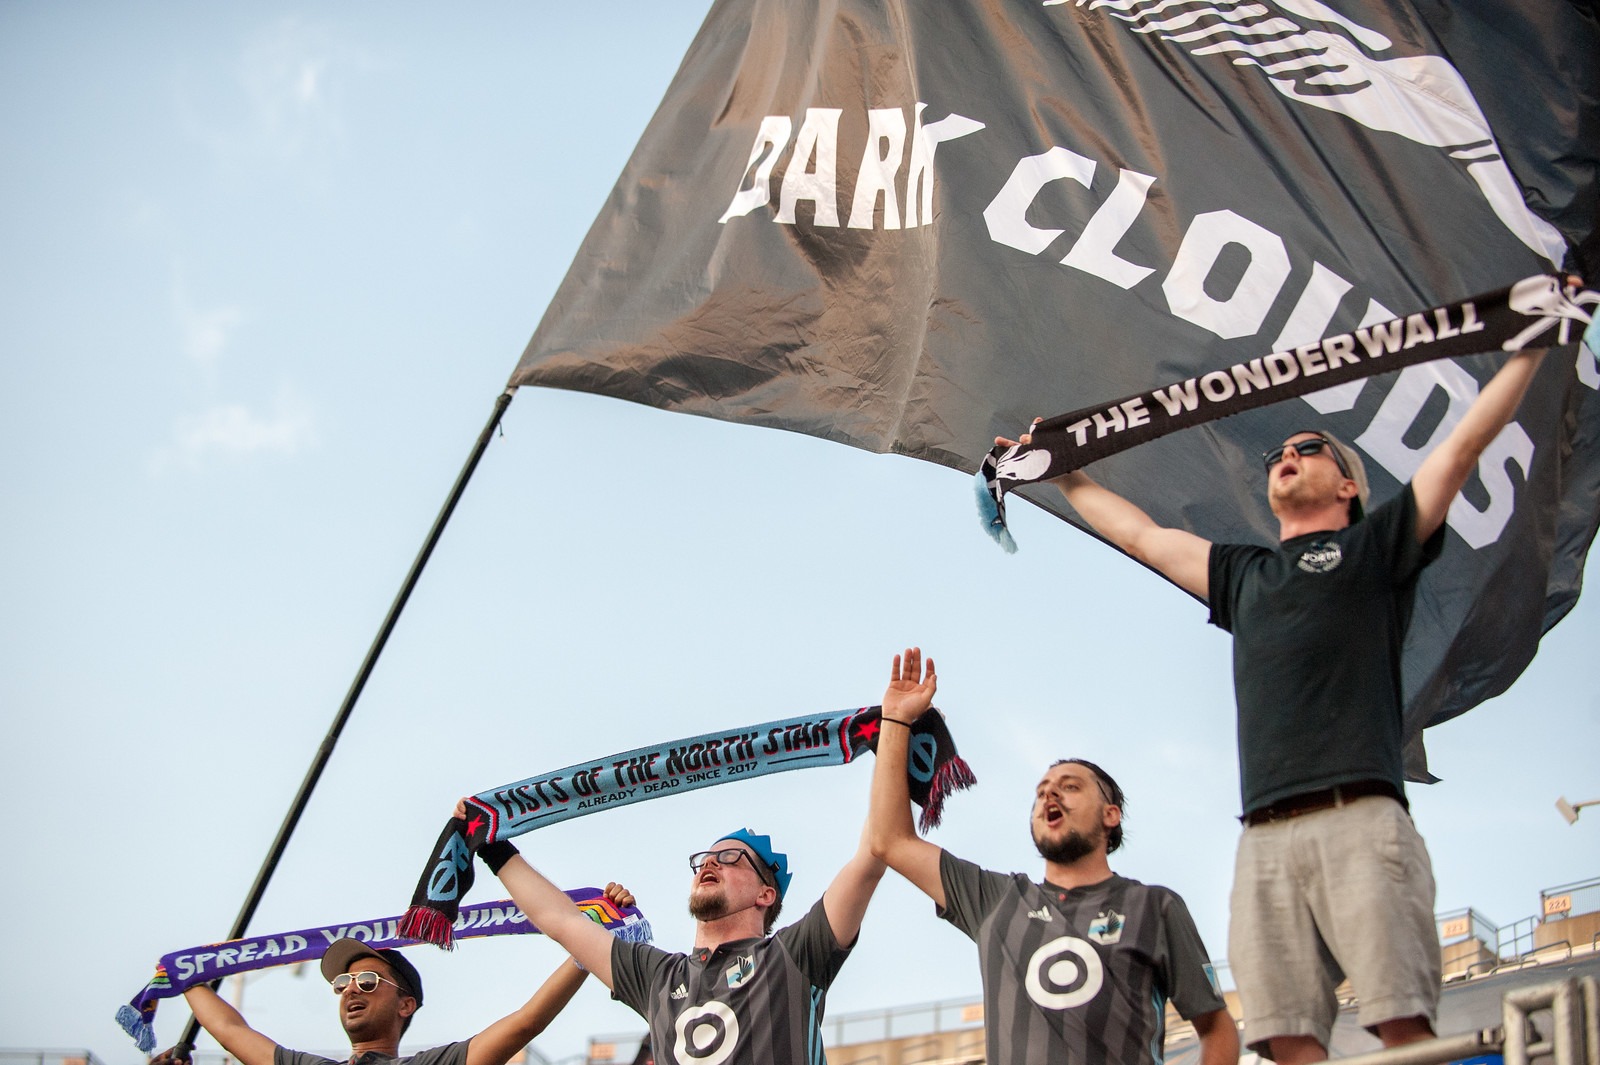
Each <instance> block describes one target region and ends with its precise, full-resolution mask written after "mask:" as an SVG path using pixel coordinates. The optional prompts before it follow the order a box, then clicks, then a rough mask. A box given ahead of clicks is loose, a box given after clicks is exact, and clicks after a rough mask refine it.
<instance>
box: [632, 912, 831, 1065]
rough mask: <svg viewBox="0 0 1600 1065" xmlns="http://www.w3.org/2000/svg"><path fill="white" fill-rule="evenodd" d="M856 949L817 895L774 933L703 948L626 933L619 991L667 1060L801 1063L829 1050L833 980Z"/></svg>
mask: <svg viewBox="0 0 1600 1065" xmlns="http://www.w3.org/2000/svg"><path fill="white" fill-rule="evenodd" d="M849 954H850V948H849V947H845V946H841V945H840V944H839V941H838V940H837V939H835V938H834V935H833V926H832V925H830V924H829V923H828V915H827V912H826V911H825V910H824V909H823V906H822V900H821V899H818V900H817V902H816V905H814V906H812V907H811V910H810V912H808V913H807V914H806V915H805V916H804V917H802V918H800V920H798V921H796V922H795V923H794V924H792V925H789V926H787V927H785V928H780V929H779V930H778V931H777V932H776V933H775V934H774V935H773V936H772V938H770V939H740V940H734V941H733V942H731V943H723V944H722V945H721V946H719V947H717V948H716V949H715V950H713V951H711V952H710V953H709V954H708V955H704V956H702V955H701V954H700V953H699V952H696V953H694V954H670V953H668V952H667V951H664V950H662V949H660V948H659V947H653V946H651V945H650V944H648V943H632V942H628V941H626V940H623V939H618V940H617V941H616V942H615V943H614V944H613V945H612V947H611V977H612V985H613V994H614V996H615V997H616V998H617V999H619V1000H620V1001H622V1002H623V1003H625V1004H627V1005H629V1006H631V1007H633V1009H634V1010H636V1011H637V1012H638V1013H639V1015H640V1016H642V1017H644V1018H645V1020H647V1021H648V1022H649V1023H650V1041H651V1045H652V1048H653V1049H654V1051H655V1059H656V1061H657V1062H659V1063H660V1065H723V1063H724V1062H727V1063H730V1065H776V1063H788V1062H793V1063H795V1065H801V1063H804V1062H817V1061H821V1060H823V1058H822V1014H823V1008H824V1005H825V1002H826V994H827V990H828V985H830V984H832V983H833V978H834V977H835V976H837V975H839V969H840V968H841V967H842V966H843V965H844V961H845V958H847V957H848V956H849Z"/></svg>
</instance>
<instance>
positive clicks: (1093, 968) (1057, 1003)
mask: <svg viewBox="0 0 1600 1065" xmlns="http://www.w3.org/2000/svg"><path fill="white" fill-rule="evenodd" d="M1119 933H1120V930H1119ZM1023 983H1024V986H1025V987H1026V988H1027V991H1028V997H1029V998H1030V999H1032V1000H1033V1003H1034V1005H1036V1006H1039V1007H1040V1008H1042V1009H1047V1010H1070V1009H1072V1008H1073V1007H1075V1006H1081V1005H1083V1004H1084V1003H1085V1002H1088V1001H1090V1000H1091V999H1093V998H1094V997H1095V995H1097V994H1099V993H1100V987H1101V985H1102V984H1104V983H1105V969H1104V968H1103V967H1102V966H1101V964H1100V955H1099V954H1097V953H1096V952H1095V949H1094V948H1093V947H1092V946H1090V945H1089V944H1087V943H1085V942H1084V941H1083V940H1081V939H1079V938H1077V937H1076V936H1061V937H1060V938H1057V939H1052V940H1051V941H1050V942H1048V943H1046V944H1044V945H1043V946H1041V947H1040V948H1039V949H1038V950H1036V951H1034V952H1033V957H1031V958H1029V959H1028V973H1027V977H1026V979H1025V980H1024V981H1023Z"/></svg>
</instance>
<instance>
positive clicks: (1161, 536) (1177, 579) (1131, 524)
mask: <svg viewBox="0 0 1600 1065" xmlns="http://www.w3.org/2000/svg"><path fill="white" fill-rule="evenodd" d="M1052 483H1053V484H1054V485H1055V486H1056V487H1057V488H1059V489H1061V494H1062V495H1064V496H1066V497H1067V502H1068V503H1071V504H1072V509H1073V510H1076V511H1077V512H1078V516H1079V517H1081V518H1082V519H1083V520H1084V521H1086V522H1088V523H1089V526H1090V528H1092V529H1094V531H1095V532H1097V533H1099V534H1100V535H1101V536H1103V537H1105V538H1106V539H1107V540H1109V541H1111V543H1113V544H1115V545H1116V546H1117V547H1119V548H1121V549H1122V550H1123V551H1126V552H1127V553H1128V554H1129V555H1131V556H1133V557H1134V558H1136V559H1138V560H1139V561H1140V562H1143V563H1144V564H1145V565H1147V566H1149V567H1151V568H1152V569H1154V570H1156V571H1157V572H1158V573H1160V574H1161V575H1162V576H1164V577H1166V578H1167V580H1169V581H1171V582H1172V583H1173V584H1176V585H1177V586H1178V587H1180V588H1182V589H1183V590H1184V591H1186V592H1192V593H1194V594H1195V595H1198V596H1199V597H1200V598H1202V599H1205V598H1207V597H1208V592H1209V590H1210V563H1211V541H1210V540H1206V539H1204V538H1202V537H1199V536H1196V535H1195V534H1194V533H1192V532H1188V531H1187V530H1184V529H1169V528H1168V527H1166V526H1165V525H1157V524H1156V522H1155V519H1154V518H1152V517H1150V515H1148V514H1146V513H1145V512H1144V511H1142V510H1140V509H1139V508H1138V507H1137V506H1135V505H1134V504H1132V503H1130V502H1129V501H1128V500H1126V499H1124V498H1122V497H1121V496H1119V495H1117V494H1116V493H1115V492H1113V491H1111V490H1110V489H1109V488H1103V487H1101V486H1100V485H1098V484H1096V483H1095V482H1094V481H1093V480H1091V479H1090V478H1089V475H1088V474H1086V473H1084V472H1083V471H1082V470H1077V471H1075V472H1073V473H1069V474H1067V475H1066V476H1064V477H1058V478H1056V479H1055V481H1053V482H1052Z"/></svg>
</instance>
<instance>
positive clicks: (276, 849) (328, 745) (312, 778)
mask: <svg viewBox="0 0 1600 1065" xmlns="http://www.w3.org/2000/svg"><path fill="white" fill-rule="evenodd" d="M516 391H517V390H516V387H515V386H513V387H510V388H507V389H506V390H505V391H504V392H502V393H500V395H499V396H498V397H497V398H496V399H495V401H494V411H493V412H492V413H491V414H490V415H489V420H488V422H487V423H485V425H484V427H483V431H482V432H480V433H479V434H478V439H477V442H476V443H474V444H473V445H472V452H471V454H469V455H468V456H467V461H466V463H465V465H463V466H462V467H461V472H460V473H459V474H457V475H456V483H455V485H454V486H452V487H451V489H450V495H449V497H448V498H447V499H445V501H444V506H442V507H440V508H439V516H438V517H436V518H434V519H433V528H431V529H429V530H428V536H427V538H426V539H425V540H423V542H422V549H421V550H420V551H418V552H417V557H416V559H415V560H414V561H413V562H412V563H411V569H410V571H409V572H408V573H406V578H405V580H404V581H403V582H402V583H401V585H400V591H399V592H398V593H397V594H396V595H395V597H394V602H393V603H391V604H390V605H389V613H388V614H387V615H385V616H384V619H383V624H382V625H380V626H379V627H378V635H377V636H375V637H373V640H372V646H371V647H369V648H367V656H366V657H365V658H364V659H362V661H361V668H360V669H358V670H357V671H356V677H355V680H353V681H351V682H350V690H349V691H347V692H346V693H345V696H344V702H343V703H341V704H340V705H339V712H338V713H337V714H335V715H334V718H333V724H332V725H330V726H328V734H327V735H326V736H324V737H323V738H322V745H321V746H320V747H318V748H317V754H316V757H315V758H313V759H312V761H311V768H309V769H307V770H306V775H305V779H304V780H302V781H301V782H300V790H299V791H298V792H296V793H295V797H294V802H293V803H291V804H290V806H289V813H288V814H287V815H286V816H285V817H284V819H283V824H282V825H281V826H280V827H279V828H278V835H277V838H276V839H274V840H273V841H272V847H271V848H270V849H269V850H268V851H267V857H266V859H265V860H264V861H263V862H262V863H261V870H260V872H258V873H256V880H255V883H254V884H252V885H250V893H249V895H247V896H246V897H245V900H244V905H243V906H242V907H240V909H239V916H238V917H237V918H235V919H234V922H233V930H232V931H231V932H229V933H228V938H229V939H238V938H239V937H240V936H243V935H244V933H245V929H246V928H248V927H249V925H250V919H251V918H252V917H254V916H255V912H256V907H257V906H259V905H260V904H261V897H262V896H263V895H265V894H266V891H267V884H268V882H270V881H271V880H272V874H273V872H275V871H276V870H277V868H278V861H279V859H281V858H282V857H283V852H284V850H285V849H286V848H287V847H288V845H289V837H290V836H292V835H293V834H294V830H295V826H296V825H298V824H299V823H300V815H301V814H302V813H304V812H305V808H306V804H307V803H308V802H309V801H310V799H311V792H312V790H313V789H314V788H316V786H317V781H318V780H319V779H321V777H322V771H323V769H325V768H326V767H327V765H328V760H329V759H330V758H332V757H333V748H334V745H335V744H337V743H338V742H339V734H340V733H341V732H343V731H344V726H345V723H346V722H347V721H349V720H350V714H351V712H352V711H353V710H354V709H355V706H356V700H358V699H360V698H361V691H362V689H363V688H365V687H366V686H367V678H368V677H370V676H372V670H373V667H375V666H376V665H377V664H378V656H379V655H381V654H383V648H384V645H385V644H387V643H388V642H389V634H390V633H392V632H393V631H394V627H395V624H396V623H397V622H398V621H399V620H400V612H401V611H403V610H404V609H405V608H406V601H407V600H408V599H410V598H411V593H412V591H413V590H414V589H415V588H416V586H417V581H418V580H419V579H421V577H422V571H423V569H424V568H425V567H426V566H427V565H428V559H429V557H431V556H432V554H433V549H434V548H435V547H436V546H438V543H439V537H440V536H442V535H443V534H444V527H445V526H446V525H447V524H449V522H450V515H451V514H453V513H454V512H455V509H456V504H457V503H459V502H460V501H461V496H462V493H464V492H465V491H466V489H467V482H468V481H470V480H472V474H473V472H474V471H475V470H477V468H478V460H480V459H482V458H483V453H484V452H485V451H486V450H488V447H489V441H490V440H491V439H493V437H494V431H495V429H497V428H498V427H499V425H500V419H502V418H504V417H505V413H506V408H507V407H509V406H510V405H511V397H512V396H513V395H515V394H516ZM220 982H221V981H213V982H212V984H211V987H212V988H213V989H215V988H216V986H217V984H218V983H220ZM199 1034H200V1022H199V1021H197V1020H195V1019H194V1018H193V1017H190V1018H189V1025H188V1027H186V1028H185V1029H184V1030H183V1037H182V1038H181V1039H179V1040H178V1042H177V1044H176V1046H175V1047H174V1048H173V1056H174V1057H175V1058H185V1059H186V1058H188V1057H189V1054H190V1051H192V1050H193V1049H194V1041H195V1037H196V1036H198V1035H199Z"/></svg>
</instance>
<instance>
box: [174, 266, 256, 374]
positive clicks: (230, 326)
mask: <svg viewBox="0 0 1600 1065" xmlns="http://www.w3.org/2000/svg"><path fill="white" fill-rule="evenodd" d="M172 313H173V317H174V318H175V319H176V320H177V324H178V330H179V333H180V334H181V335H182V338H183V352H184V354H185V355H188V356H189V358H191V359H193V360H194V361H195V362H197V363H199V364H200V365H201V366H204V367H207V368H209V367H211V366H214V365H216V362H217V360H218V359H219V358H220V357H221V356H222V353H223V351H224V350H225V349H226V348H227V346H228V340H229V339H230V337H231V336H232V334H233V331H234V330H235V329H236V328H237V327H238V326H239V324H240V323H241V322H243V321H244V319H245V314H244V311H243V310H242V309H241V308H239V307H237V306H232V305H223V306H218V307H196V306H195V305H194V302H193V301H192V300H191V299H190V298H189V290H188V287H187V286H186V285H185V284H184V283H183V279H182V278H179V279H178V280H176V281H174V282H173V285H172Z"/></svg>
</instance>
